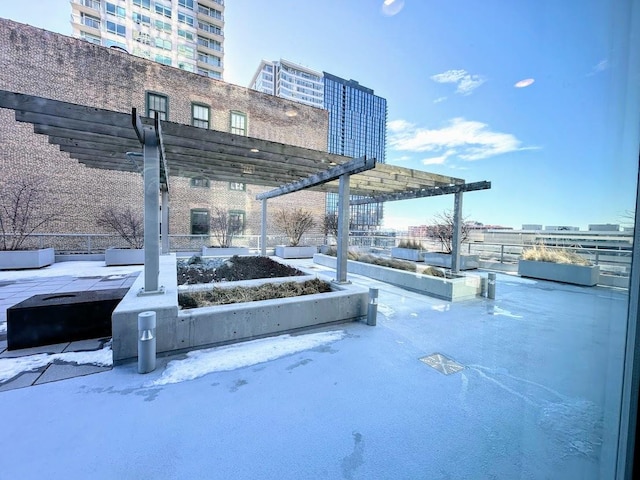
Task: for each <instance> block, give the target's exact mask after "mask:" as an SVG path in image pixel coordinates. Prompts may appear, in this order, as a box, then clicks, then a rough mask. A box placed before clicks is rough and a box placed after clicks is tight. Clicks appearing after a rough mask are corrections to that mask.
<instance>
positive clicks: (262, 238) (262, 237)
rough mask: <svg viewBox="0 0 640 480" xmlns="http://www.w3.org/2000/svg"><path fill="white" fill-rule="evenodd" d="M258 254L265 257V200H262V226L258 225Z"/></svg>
mask: <svg viewBox="0 0 640 480" xmlns="http://www.w3.org/2000/svg"><path fill="white" fill-rule="evenodd" d="M260 254H261V255H262V256H266V255H267V199H266V198H263V199H262V224H261V225H260Z"/></svg>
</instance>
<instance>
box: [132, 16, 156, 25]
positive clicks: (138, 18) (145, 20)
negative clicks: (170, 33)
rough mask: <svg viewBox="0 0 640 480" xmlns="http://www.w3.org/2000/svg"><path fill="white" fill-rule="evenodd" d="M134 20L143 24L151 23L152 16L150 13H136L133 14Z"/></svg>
mask: <svg viewBox="0 0 640 480" xmlns="http://www.w3.org/2000/svg"><path fill="white" fill-rule="evenodd" d="M131 18H133V21H134V22H135V23H139V24H142V25H151V17H150V16H149V15H142V14H141V13H134V14H133V15H132V17H131Z"/></svg>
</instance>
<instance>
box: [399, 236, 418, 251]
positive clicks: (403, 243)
mask: <svg viewBox="0 0 640 480" xmlns="http://www.w3.org/2000/svg"><path fill="white" fill-rule="evenodd" d="M398 248H409V249H411V250H424V248H423V246H422V243H421V242H420V241H419V240H416V239H415V238H409V239H403V240H400V241H399V242H398Z"/></svg>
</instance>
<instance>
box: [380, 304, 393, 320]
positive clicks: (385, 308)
mask: <svg viewBox="0 0 640 480" xmlns="http://www.w3.org/2000/svg"><path fill="white" fill-rule="evenodd" d="M378 313H381V314H382V315H384V316H385V317H387V318H389V317H392V316H393V315H395V314H396V311H395V310H394V309H393V308H391V307H390V306H389V305H385V304H384V303H379V304H378Z"/></svg>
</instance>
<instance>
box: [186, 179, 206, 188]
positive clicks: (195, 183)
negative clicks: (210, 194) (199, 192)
mask: <svg viewBox="0 0 640 480" xmlns="http://www.w3.org/2000/svg"><path fill="white" fill-rule="evenodd" d="M189 185H190V186H192V187H194V188H211V182H210V181H209V179H208V178H192V179H190V181H189Z"/></svg>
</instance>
